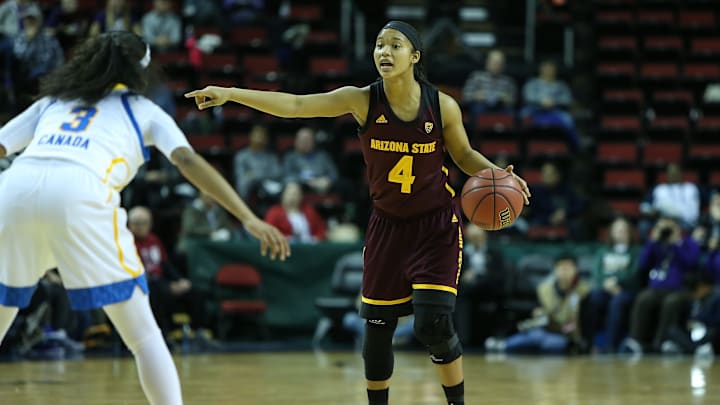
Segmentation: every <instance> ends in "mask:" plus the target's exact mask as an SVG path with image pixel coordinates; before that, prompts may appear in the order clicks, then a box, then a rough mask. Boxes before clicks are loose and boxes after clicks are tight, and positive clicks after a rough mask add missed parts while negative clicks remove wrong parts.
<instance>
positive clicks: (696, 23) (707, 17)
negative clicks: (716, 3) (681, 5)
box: [678, 10, 717, 29]
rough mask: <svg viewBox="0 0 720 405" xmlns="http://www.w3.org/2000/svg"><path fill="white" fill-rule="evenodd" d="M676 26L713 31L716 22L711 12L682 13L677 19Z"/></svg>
mask: <svg viewBox="0 0 720 405" xmlns="http://www.w3.org/2000/svg"><path fill="white" fill-rule="evenodd" d="M678 25H680V27H682V28H686V29H705V28H708V29H714V28H717V21H716V20H715V13H714V12H713V11H712V10H705V11H682V12H680V15H679V17H678Z"/></svg>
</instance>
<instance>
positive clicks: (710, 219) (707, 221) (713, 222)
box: [702, 191, 720, 280]
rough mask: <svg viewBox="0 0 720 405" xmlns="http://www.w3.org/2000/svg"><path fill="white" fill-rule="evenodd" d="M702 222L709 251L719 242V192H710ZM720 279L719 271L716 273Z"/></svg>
mask: <svg viewBox="0 0 720 405" xmlns="http://www.w3.org/2000/svg"><path fill="white" fill-rule="evenodd" d="M702 222H703V224H704V226H705V227H706V229H707V236H706V237H707V241H708V242H707V245H708V249H709V250H710V251H714V250H715V249H717V248H718V243H719V242H720V192H719V191H713V192H711V193H710V200H709V202H708V209H707V214H706V215H705V216H704V218H703V221H702ZM718 280H720V273H719V274H718Z"/></svg>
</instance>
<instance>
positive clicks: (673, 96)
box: [652, 90, 695, 106]
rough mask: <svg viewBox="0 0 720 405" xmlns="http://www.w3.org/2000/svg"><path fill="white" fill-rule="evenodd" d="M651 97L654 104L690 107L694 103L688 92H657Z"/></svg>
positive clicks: (690, 93)
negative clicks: (668, 103)
mask: <svg viewBox="0 0 720 405" xmlns="http://www.w3.org/2000/svg"><path fill="white" fill-rule="evenodd" d="M652 97H653V101H654V102H656V103H658V102H660V103H662V102H673V103H675V102H678V103H683V104H686V105H688V106H690V105H693V104H694V102H695V97H694V96H693V93H692V92H691V91H688V90H657V91H655V92H654V93H653V95H652Z"/></svg>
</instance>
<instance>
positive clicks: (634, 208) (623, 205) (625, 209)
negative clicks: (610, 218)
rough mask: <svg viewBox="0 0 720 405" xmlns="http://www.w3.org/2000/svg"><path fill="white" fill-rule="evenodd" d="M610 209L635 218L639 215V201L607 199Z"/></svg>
mask: <svg viewBox="0 0 720 405" xmlns="http://www.w3.org/2000/svg"><path fill="white" fill-rule="evenodd" d="M608 205H609V206H610V209H611V210H612V211H613V212H615V213H616V214H621V215H624V216H626V217H629V218H637V217H639V216H640V202H639V201H636V200H608Z"/></svg>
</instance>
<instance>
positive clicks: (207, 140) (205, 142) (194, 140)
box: [188, 135, 225, 152]
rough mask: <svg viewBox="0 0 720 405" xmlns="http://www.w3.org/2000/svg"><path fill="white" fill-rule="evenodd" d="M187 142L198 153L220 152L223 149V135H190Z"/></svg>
mask: <svg viewBox="0 0 720 405" xmlns="http://www.w3.org/2000/svg"><path fill="white" fill-rule="evenodd" d="M188 141H189V142H190V145H191V146H192V147H193V148H194V149H195V150H197V151H199V152H221V151H222V150H223V149H225V136H224V135H190V136H188Z"/></svg>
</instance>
